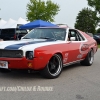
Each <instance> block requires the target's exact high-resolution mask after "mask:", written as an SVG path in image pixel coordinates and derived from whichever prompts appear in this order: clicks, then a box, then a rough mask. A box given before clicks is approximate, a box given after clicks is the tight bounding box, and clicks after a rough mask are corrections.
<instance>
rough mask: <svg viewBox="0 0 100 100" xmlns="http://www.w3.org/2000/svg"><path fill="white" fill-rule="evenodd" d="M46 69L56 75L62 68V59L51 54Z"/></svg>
mask: <svg viewBox="0 0 100 100" xmlns="http://www.w3.org/2000/svg"><path fill="white" fill-rule="evenodd" d="M47 67H48V71H49V73H50V74H51V75H52V76H57V75H58V74H59V73H60V72H61V69H62V61H61V58H60V57H59V56H58V55H55V56H53V57H52V58H51V59H50V61H49V62H48V64H47Z"/></svg>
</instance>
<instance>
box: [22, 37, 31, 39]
mask: <svg viewBox="0 0 100 100" xmlns="http://www.w3.org/2000/svg"><path fill="white" fill-rule="evenodd" d="M23 39H32V38H27V37H26V38H23Z"/></svg>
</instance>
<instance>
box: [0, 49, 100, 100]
mask: <svg viewBox="0 0 100 100" xmlns="http://www.w3.org/2000/svg"><path fill="white" fill-rule="evenodd" d="M0 100H100V49H99V50H98V52H97V53H96V55H95V60H94V63H93V65H92V66H90V67H86V66H81V65H80V64H75V65H72V66H69V67H66V68H64V70H63V73H62V74H61V76H60V77H59V78H57V79H51V80H50V79H44V78H42V77H41V76H40V75H39V74H38V73H31V74H29V73H26V72H16V71H15V72H11V73H0Z"/></svg>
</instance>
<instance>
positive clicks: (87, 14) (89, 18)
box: [74, 8, 98, 33]
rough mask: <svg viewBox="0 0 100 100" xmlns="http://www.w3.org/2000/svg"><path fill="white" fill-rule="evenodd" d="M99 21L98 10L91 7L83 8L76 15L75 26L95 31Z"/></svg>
mask: <svg viewBox="0 0 100 100" xmlns="http://www.w3.org/2000/svg"><path fill="white" fill-rule="evenodd" d="M97 23H98V18H97V16H96V12H95V11H92V10H91V9H90V8H83V9H82V10H81V11H80V12H79V13H78V16H77V17H76V23H75V25H74V26H75V28H77V29H79V30H82V31H84V32H88V33H95V28H96V26H97Z"/></svg>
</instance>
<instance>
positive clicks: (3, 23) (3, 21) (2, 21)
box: [0, 19, 7, 28]
mask: <svg viewBox="0 0 100 100" xmlns="http://www.w3.org/2000/svg"><path fill="white" fill-rule="evenodd" d="M6 23H7V21H5V20H3V19H1V20H0V28H1V27H2V26H4V25H5V24H6Z"/></svg>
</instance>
